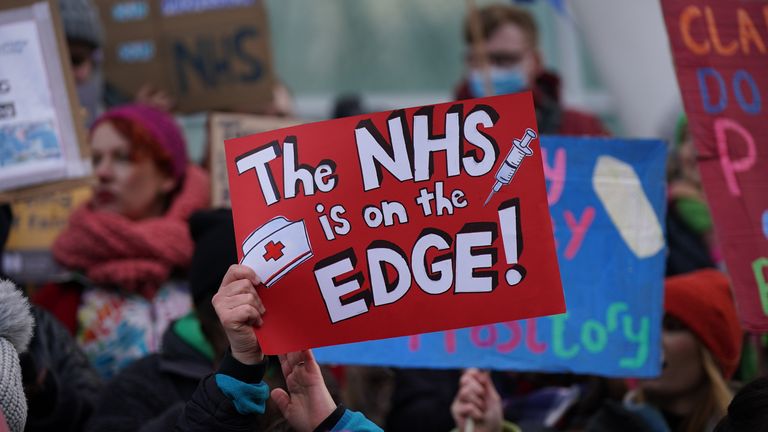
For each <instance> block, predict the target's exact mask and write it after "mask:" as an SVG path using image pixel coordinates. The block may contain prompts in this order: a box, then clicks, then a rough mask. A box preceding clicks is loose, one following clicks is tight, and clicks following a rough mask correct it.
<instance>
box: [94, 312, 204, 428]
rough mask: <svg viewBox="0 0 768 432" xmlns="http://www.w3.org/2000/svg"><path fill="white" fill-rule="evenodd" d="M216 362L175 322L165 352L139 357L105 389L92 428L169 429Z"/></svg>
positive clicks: (164, 346)
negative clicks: (189, 340)
mask: <svg viewBox="0 0 768 432" xmlns="http://www.w3.org/2000/svg"><path fill="white" fill-rule="evenodd" d="M212 371H213V363H212V362H211V361H210V360H208V359H207V358H206V357H205V356H204V355H203V354H202V353H200V352H199V351H198V350H196V349H195V348H193V347H191V346H190V345H188V344H187V343H186V342H184V341H183V340H182V339H181V338H179V336H177V335H176V334H175V333H174V332H173V326H170V327H169V328H168V330H166V332H165V334H164V335H163V344H162V349H161V352H160V353H158V354H151V355H149V356H147V357H145V358H143V359H141V360H138V361H136V362H134V363H133V364H131V365H129V366H128V367H126V368H125V369H124V370H123V371H121V372H120V373H119V374H118V375H117V376H116V377H115V378H114V379H113V380H112V381H111V382H110V383H109V385H108V386H107V387H106V388H105V389H104V392H103V393H102V395H101V398H100V400H99V403H98V405H97V407H96V411H95V412H94V414H93V417H92V418H91V421H90V422H89V423H88V427H87V429H86V430H87V431H94V432H96V431H111V432H128V431H142V432H149V431H170V430H173V427H174V425H175V424H176V421H177V420H178V418H179V416H180V415H181V413H182V411H183V409H184V405H185V404H186V402H187V400H188V399H189V398H190V397H191V396H192V394H193V393H194V392H195V388H196V387H197V384H198V383H199V382H200V379H202V378H203V377H204V376H206V375H207V374H210V373H211V372H212Z"/></svg>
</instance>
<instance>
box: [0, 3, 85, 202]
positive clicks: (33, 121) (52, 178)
mask: <svg viewBox="0 0 768 432" xmlns="http://www.w3.org/2000/svg"><path fill="white" fill-rule="evenodd" d="M82 122H83V119H82V118H81V116H80V108H79V103H78V102H77V95H76V94H75V90H74V80H73V77H72V71H71V67H70V64H69V54H68V51H67V47H66V45H65V44H64V34H63V31H62V27H61V23H60V19H59V14H58V7H56V6H55V5H53V4H52V3H51V2H50V0H48V1H31V0H26V1H23V0H8V1H5V2H3V4H2V5H1V6H0V144H2V145H0V168H1V169H0V201H9V200H11V199H13V198H14V196H15V195H16V193H17V191H19V192H24V191H20V190H22V189H28V188H29V187H32V186H35V185H40V184H44V183H54V182H59V181H70V182H71V181H73V180H72V179H79V178H84V177H87V176H88V175H89V174H90V171H91V164H90V160H89V156H88V155H89V152H88V146H87V143H86V140H85V132H84V130H83V127H82ZM48 189H50V187H49V188H48Z"/></svg>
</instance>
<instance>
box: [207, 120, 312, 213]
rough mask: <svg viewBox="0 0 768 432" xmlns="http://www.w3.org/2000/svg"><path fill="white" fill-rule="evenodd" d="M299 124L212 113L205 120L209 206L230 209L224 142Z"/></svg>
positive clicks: (292, 121)
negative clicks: (209, 179) (209, 181)
mask: <svg viewBox="0 0 768 432" xmlns="http://www.w3.org/2000/svg"><path fill="white" fill-rule="evenodd" d="M299 123H301V122H300V121H299V120H296V119H288V118H282V117H269V116H257V115H251V114H230V113H211V114H210V116H209V117H208V130H209V132H208V137H209V139H208V171H209V172H210V173H211V206H212V207H214V208H216V207H230V200H229V184H228V183H229V181H228V178H227V155H226V154H225V152H224V141H225V140H228V139H231V138H239V137H241V136H245V135H253V134H257V133H261V132H267V131H271V130H275V129H282V128H287V127H290V126H295V125H297V124H299Z"/></svg>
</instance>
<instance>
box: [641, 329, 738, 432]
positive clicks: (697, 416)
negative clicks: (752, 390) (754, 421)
mask: <svg viewBox="0 0 768 432" xmlns="http://www.w3.org/2000/svg"><path fill="white" fill-rule="evenodd" d="M697 342H698V339H697ZM699 354H700V356H701V362H702V365H703V368H704V376H705V378H706V383H705V388H704V391H702V393H701V397H700V400H699V402H698V403H697V404H696V409H695V410H694V411H693V412H692V413H691V414H689V415H688V416H687V417H686V418H685V420H683V422H682V423H681V424H680V426H679V427H678V428H677V430H676V431H674V432H702V431H706V430H709V429H711V428H710V426H713V425H715V424H717V422H718V421H719V420H720V419H722V418H723V417H725V415H726V414H727V413H728V405H729V404H730V403H731V399H733V392H731V390H730V388H729V387H728V383H727V382H726V380H725V377H723V373H722V371H721V369H720V367H719V366H718V365H717V362H716V361H715V358H714V357H712V354H711V353H710V352H709V350H708V349H707V348H706V347H705V346H704V344H702V343H699ZM634 401H635V402H636V403H647V402H648V398H647V397H646V395H645V394H644V393H643V391H642V390H639V389H638V391H637V393H636V394H635V395H634Z"/></svg>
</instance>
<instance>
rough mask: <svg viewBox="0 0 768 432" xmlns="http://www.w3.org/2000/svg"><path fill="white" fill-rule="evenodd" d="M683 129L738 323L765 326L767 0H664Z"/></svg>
mask: <svg viewBox="0 0 768 432" xmlns="http://www.w3.org/2000/svg"><path fill="white" fill-rule="evenodd" d="M662 7H663V11H664V18H665V21H666V25H667V33H668V35H669V40H670V44H671V46H672V54H673V57H674V61H675V68H676V70H677V81H678V83H679V84H680V89H681V93H682V95H683V103H684V105H685V112H686V114H687V116H688V125H689V126H688V128H689V131H690V133H691V134H692V135H693V142H694V144H695V146H696V150H697V153H698V157H697V159H698V165H699V172H700V174H701V180H702V183H703V186H704V191H705V192H706V196H707V201H708V202H709V206H710V210H711V212H712V217H713V220H714V226H715V234H716V238H717V244H718V246H719V248H720V250H721V253H722V255H723V257H724V259H725V264H726V267H727V269H728V274H729V275H730V277H731V281H732V285H733V291H734V294H735V298H736V306H737V310H738V312H739V316H740V318H741V321H742V325H743V326H744V327H745V328H746V329H748V330H753V331H766V330H768V193H766V191H768V175H766V173H768V158H767V157H766V155H768V142H766V136H768V135H767V134H766V131H765V124H766V121H768V115H766V112H765V111H763V104H762V99H763V96H764V95H765V93H764V92H765V91H766V90H768V73H767V72H768V49H767V48H766V44H768V23H766V17H768V5H765V4H764V3H762V2H753V1H744V0H735V1H730V2H718V1H709V0H706V1H705V0H700V1H692V0H664V1H662Z"/></svg>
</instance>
